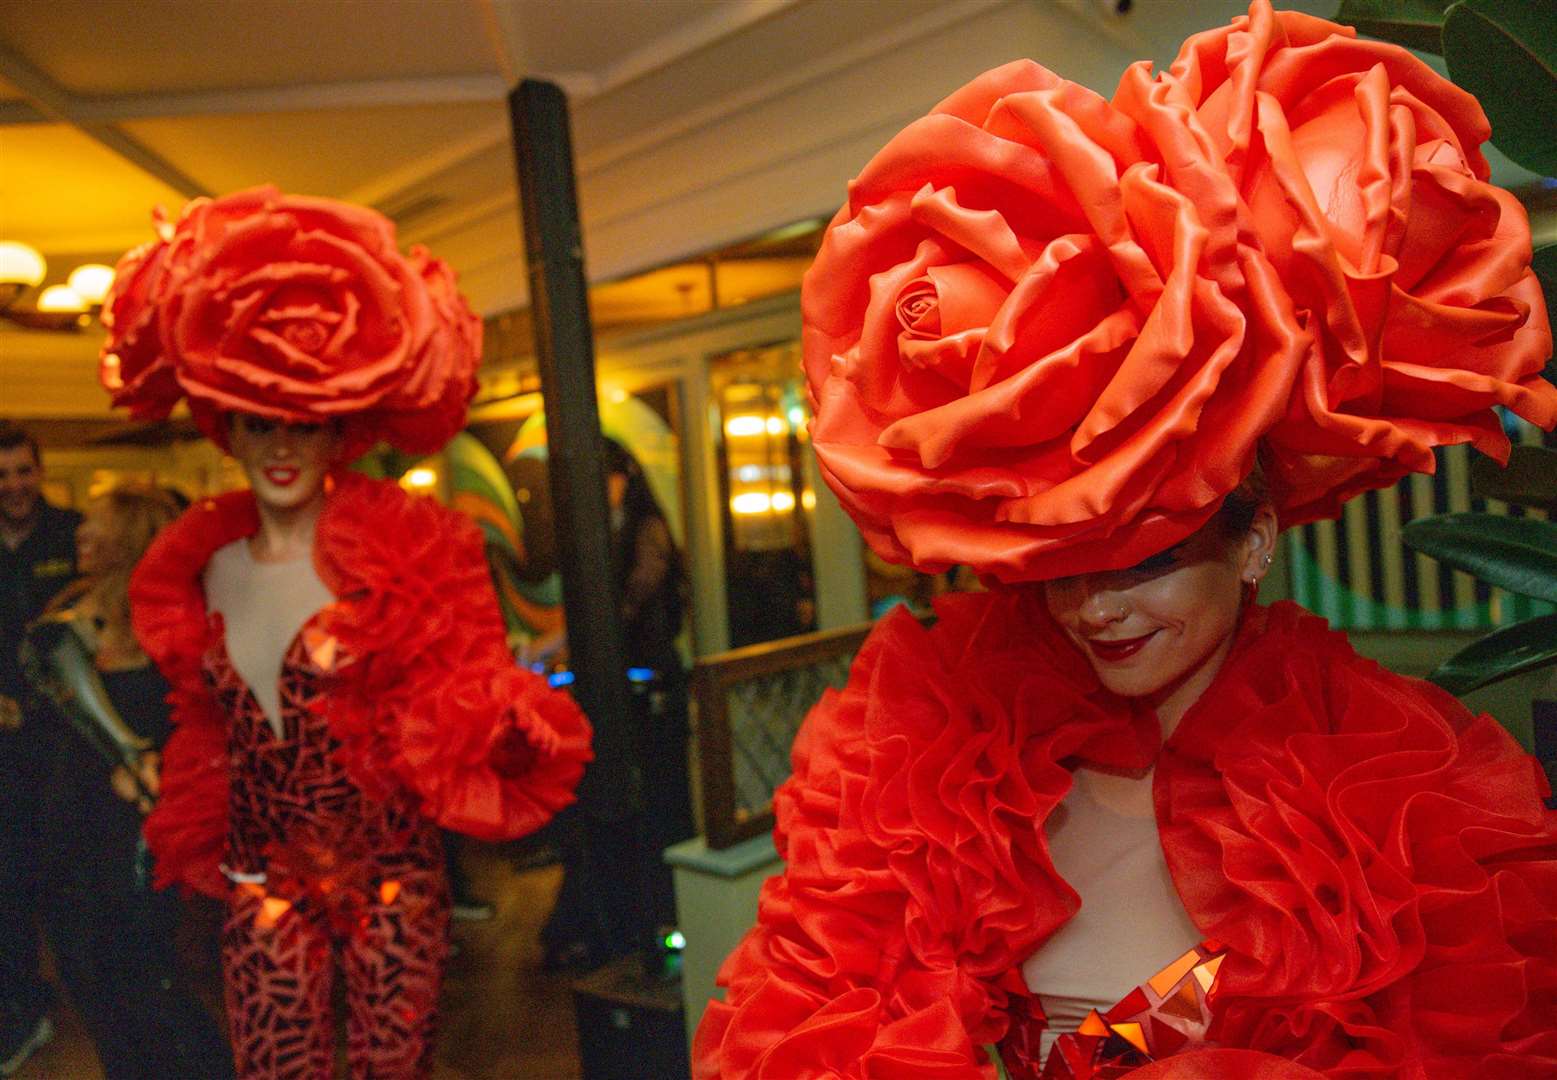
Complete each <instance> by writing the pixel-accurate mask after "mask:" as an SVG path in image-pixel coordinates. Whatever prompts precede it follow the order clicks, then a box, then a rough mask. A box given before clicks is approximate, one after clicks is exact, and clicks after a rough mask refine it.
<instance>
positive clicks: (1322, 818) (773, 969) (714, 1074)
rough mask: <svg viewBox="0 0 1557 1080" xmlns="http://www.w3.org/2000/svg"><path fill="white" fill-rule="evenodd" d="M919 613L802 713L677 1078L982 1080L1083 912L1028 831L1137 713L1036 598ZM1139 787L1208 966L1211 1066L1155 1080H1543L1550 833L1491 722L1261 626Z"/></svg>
mask: <svg viewBox="0 0 1557 1080" xmlns="http://www.w3.org/2000/svg"><path fill="white" fill-rule="evenodd" d="M938 612H939V613H940V614H941V616H942V618H941V621H940V622H939V623H938V624H937V626H936V627H935V628H934V629H932V630H929V631H926V630H923V629H921V628H920V627H919V626H918V625H916V623H915V622H914V620H913V619H912V618H911V617H909V616H908V615H906V614H904V613H901V612H899V613H896V614H894V615H892V616H890V617H888V618H887V619H886V620H884V621H883V623H882V625H881V626H880V627H879V628H878V629H877V631H876V632H875V633H874V634H873V635H872V636H871V638H870V639H869V640H868V642H867V643H866V646H865V647H864V649H862V651H861V653H860V655H859V657H858V659H857V660H856V662H855V666H854V669H853V671H852V673H851V676H850V681H849V684H848V686H847V687H846V688H845V689H844V690H843V691H841V692H838V693H829V694H828V695H826V696H825V697H824V698H823V700H822V702H821V703H820V704H819V705H818V706H817V708H816V709H815V710H814V711H813V712H812V714H811V715H810V716H809V717H808V718H807V720H806V723H805V726H804V728H803V729H802V732H801V735H800V737H799V738H798V739H797V741H796V744H795V750H794V775H793V777H792V778H791V779H790V780H789V781H787V782H786V783H785V785H784V786H783V787H782V788H781V789H780V791H779V793H778V794H777V795H776V796H775V800H774V805H775V810H776V812H777V816H778V827H777V829H776V832H775V835H776V838H777V841H778V844H779V850H780V854H781V855H783V856H784V858H785V860H786V867H785V872H784V874H783V875H782V876H781V877H776V878H773V879H771V880H770V881H769V882H768V883H767V884H766V885H765V886H764V888H763V893H762V899H761V903H760V907H759V912H758V925H757V927H756V928H755V929H754V930H753V931H752V932H751V933H750V934H749V935H748V936H747V937H746V939H745V940H744V941H743V942H742V943H741V945H740V947H739V948H738V949H737V950H736V951H735V952H734V953H732V954H731V956H730V957H729V959H728V960H727V961H726V963H725V965H724V967H723V969H722V970H721V972H720V975H719V981H720V983H721V985H724V986H726V987H727V988H728V993H727V995H726V1000H725V1001H723V1002H718V1001H716V1002H711V1003H710V1004H709V1006H708V1010H707V1012H706V1013H705V1016H704V1019H703V1021H702V1024H701V1026H700V1028H699V1030H698V1033H697V1036H696V1039H695V1042H694V1075H695V1076H696V1077H698V1080H716V1078H717V1080H777V1078H779V1077H784V1078H787V1080H824V1078H825V1080H867V1078H876V1077H904V1078H908V1077H918V1076H933V1077H941V1078H948V1080H950V1078H956V1080H974V1078H979V1080H987V1077H988V1075H989V1074H988V1072H987V1071H986V1070H987V1066H986V1065H985V1063H984V1062H985V1059H984V1056H983V1055H984V1051H983V1050H982V1049H981V1046H982V1045H983V1044H988V1043H991V1042H995V1041H997V1040H999V1039H1000V1038H1001V1036H1002V1035H1003V1034H1004V1032H1005V1030H1006V1028H1007V1025H1008V1022H1010V1021H1011V1019H1012V1018H1013V1016H1018V1015H1035V1016H1036V1015H1041V1010H1038V1009H1037V1008H1036V1004H1035V1001H1034V999H1032V998H1030V997H1029V996H1028V995H1027V992H1026V990H1025V988H1024V987H1023V985H1022V983H1021V980H1020V977H1019V969H1020V966H1021V964H1022V962H1023V961H1024V960H1025V959H1026V958H1027V957H1028V956H1030V955H1031V954H1032V953H1033V952H1034V951H1035V950H1036V949H1038V948H1040V947H1041V946H1042V943H1043V942H1044V941H1045V940H1047V938H1048V937H1049V936H1050V935H1051V934H1052V933H1053V932H1054V931H1055V930H1056V929H1057V928H1058V927H1059V926H1060V925H1062V924H1063V923H1064V922H1065V921H1066V920H1067V919H1069V918H1070V916H1071V915H1072V914H1074V913H1075V911H1076V910H1077V907H1078V899H1077V897H1076V895H1075V893H1074V891H1073V890H1071V889H1070V887H1069V886H1068V885H1066V884H1065V883H1064V882H1063V881H1062V880H1061V879H1060V878H1059V877H1058V876H1057V875H1056V873H1055V870H1054V867H1053V864H1052V863H1051V862H1050V861H1049V858H1048V854H1047V847H1046V845H1045V843H1044V840H1043V836H1044V822H1045V819H1046V818H1047V816H1048V814H1049V813H1050V811H1052V809H1053V808H1054V806H1055V805H1057V804H1058V803H1059V802H1060V801H1061V800H1062V799H1063V797H1064V795H1065V793H1066V791H1067V790H1068V789H1069V786H1070V773H1069V771H1068V766H1070V765H1073V764H1074V763H1075V762H1076V761H1095V762H1098V763H1101V764H1107V765H1112V766H1114V767H1116V768H1130V767H1144V765H1145V764H1146V763H1149V762H1150V761H1151V760H1152V758H1153V755H1154V753H1155V752H1156V749H1157V748H1156V745H1155V731H1156V721H1155V717H1154V716H1152V715H1151V714H1149V713H1147V714H1144V715H1142V714H1139V713H1134V712H1131V711H1130V710H1131V706H1130V703H1129V702H1127V701H1124V700H1122V699H1118V698H1113V697H1111V696H1109V695H1107V694H1106V693H1104V692H1103V691H1101V690H1099V689H1098V688H1097V685H1096V682H1095V680H1094V679H1093V678H1092V676H1091V674H1090V669H1089V668H1088V667H1087V665H1086V661H1085V659H1084V658H1083V657H1081V656H1080V655H1079V654H1078V653H1075V652H1074V651H1073V650H1071V648H1070V646H1069V645H1068V644H1066V643H1065V642H1064V641H1063V640H1062V639H1060V638H1059V637H1058V634H1057V631H1054V630H1053V629H1052V625H1051V624H1048V623H1047V620H1046V618H1045V617H1044V615H1043V613H1042V609H1041V601H1040V600H1038V599H1037V597H1036V596H1033V595H1028V596H1024V594H1023V593H1022V592H1020V591H1016V590H1010V591H1006V592H1003V593H995V594H982V595H975V596H961V597H956V598H954V599H953V598H947V599H946V600H943V601H942V602H941V603H940V606H939V607H938ZM1157 762H1158V775H1157V779H1156V782H1155V786H1156V792H1157V812H1158V819H1159V823H1160V828H1161V834H1162V840H1163V846H1164V851H1165V853H1166V855H1167V858H1168V863H1169V867H1170V869H1171V871H1172V873H1173V876H1174V880H1175V883H1176V885H1177V887H1178V891H1179V894H1180V895H1181V897H1182V898H1183V900H1184V903H1185V906H1186V908H1187V909H1188V911H1189V912H1190V914H1191V916H1192V917H1193V918H1194V920H1195V923H1196V925H1197V926H1199V927H1200V929H1201V930H1202V931H1203V932H1204V933H1205V935H1206V936H1207V937H1208V938H1214V939H1216V940H1218V941H1220V942H1222V943H1223V944H1224V945H1225V946H1226V947H1227V949H1228V954H1227V960H1226V961H1225V962H1224V963H1223V965H1222V969H1221V975H1220V976H1219V982H1218V988H1219V989H1218V996H1217V998H1216V1002H1215V1006H1214V1010H1213V1012H1214V1016H1215V1026H1214V1027H1213V1030H1212V1032H1211V1037H1212V1039H1213V1040H1214V1041H1215V1043H1217V1044H1218V1045H1219V1046H1221V1047H1223V1048H1226V1049H1224V1050H1218V1051H1210V1052H1207V1053H1205V1054H1204V1055H1203V1056H1202V1054H1200V1053H1187V1054H1184V1055H1180V1056H1178V1057H1175V1058H1173V1059H1170V1061H1171V1062H1172V1063H1171V1064H1170V1063H1169V1062H1163V1063H1161V1064H1160V1065H1156V1066H1153V1068H1154V1069H1156V1070H1157V1072H1154V1073H1152V1075H1161V1076H1163V1077H1164V1078H1184V1080H1189V1078H1194V1077H1200V1076H1204V1075H1224V1074H1221V1073H1216V1072H1215V1069H1217V1068H1220V1067H1221V1064H1225V1063H1227V1062H1230V1061H1234V1060H1236V1062H1238V1063H1239V1064H1240V1066H1242V1065H1248V1066H1249V1067H1250V1068H1251V1070H1253V1071H1251V1072H1250V1073H1249V1074H1248V1075H1251V1076H1258V1075H1269V1076H1271V1077H1273V1078H1274V1077H1278V1076H1282V1077H1285V1076H1293V1077H1297V1076H1304V1075H1309V1073H1307V1072H1306V1070H1316V1071H1317V1072H1318V1073H1320V1074H1322V1075H1325V1076H1330V1077H1335V1078H1337V1080H1338V1078H1340V1077H1343V1076H1344V1077H1373V1078H1376V1080H1399V1078H1402V1077H1420V1078H1422V1080H1472V1078H1479V1080H1493V1078H1520V1080H1526V1078H1528V1080H1535V1078H1536V1077H1545V1076H1550V1075H1552V1074H1553V1071H1554V1070H1557V955H1554V942H1553V933H1554V927H1557V888H1554V886H1557V814H1553V813H1551V812H1548V811H1545V810H1544V809H1543V808H1542V803H1541V799H1542V798H1543V797H1544V796H1545V795H1546V794H1547V788H1546V785H1545V782H1544V778H1543V777H1542V776H1541V774H1540V772H1539V770H1538V768H1537V767H1536V766H1535V763H1534V762H1533V760H1532V759H1531V758H1530V757H1529V756H1528V755H1527V754H1525V753H1524V752H1523V751H1521V750H1520V749H1519V747H1518V746H1517V745H1516V744H1515V743H1514V742H1513V740H1512V739H1510V738H1509V737H1508V735H1507V734H1506V733H1505V732H1503V730H1502V729H1501V728H1500V727H1498V725H1497V724H1496V723H1495V722H1494V721H1492V720H1491V719H1490V718H1488V717H1485V716H1483V717H1472V716H1471V715H1470V714H1469V713H1468V712H1467V711H1466V710H1465V709H1464V707H1463V706H1461V705H1460V704H1459V703H1458V702H1457V701H1455V700H1454V699H1453V698H1451V697H1449V696H1448V695H1447V694H1444V693H1443V692H1441V691H1439V690H1437V689H1436V688H1434V687H1432V686H1429V685H1427V684H1423V683H1419V682H1416V681H1414V680H1410V679H1404V678H1401V677H1399V676H1395V675H1391V674H1389V673H1388V672H1385V671H1383V670H1382V669H1381V668H1379V667H1378V666H1377V665H1376V664H1373V663H1372V662H1371V661H1366V660H1363V659H1361V658H1359V657H1358V656H1357V655H1356V654H1355V653H1354V652H1353V651H1352V650H1351V648H1350V646H1348V645H1347V644H1346V641H1345V639H1344V637H1342V636H1341V635H1339V634H1334V633H1332V632H1330V631H1329V630H1328V629H1327V628H1326V627H1325V624H1324V623H1323V621H1322V620H1320V619H1317V618H1315V617H1314V616H1311V615H1308V614H1307V613H1306V612H1303V611H1302V610H1301V609H1300V608H1297V607H1296V606H1295V605H1291V604H1281V605H1277V606H1276V607H1274V608H1272V609H1270V611H1269V612H1268V614H1267V613H1265V612H1261V611H1259V609H1256V614H1254V615H1253V616H1251V617H1250V618H1249V619H1248V620H1246V625H1245V627H1244V628H1243V630H1241V632H1240V638H1239V641H1238V643H1237V644H1236V645H1235V650H1234V654H1233V656H1232V658H1231V659H1230V660H1229V661H1228V663H1227V665H1226V667H1225V668H1224V670H1223V672H1222V673H1220V674H1219V676H1218V678H1217V681H1216V682H1215V684H1213V686H1212V687H1211V689H1210V690H1208V692H1207V693H1206V695H1205V696H1204V697H1203V698H1202V699H1201V701H1200V702H1199V703H1197V705H1196V706H1195V708H1194V709H1193V710H1192V711H1191V712H1190V713H1189V714H1188V715H1187V716H1186V717H1185V718H1184V721H1183V722H1182V724H1181V725H1180V727H1179V728H1178V729H1177V731H1176V732H1175V734H1174V736H1173V737H1172V739H1170V740H1169V743H1168V745H1167V747H1166V749H1165V750H1164V752H1163V753H1162V754H1161V756H1160V757H1158V758H1157ZM1149 965H1150V961H1149V960H1148V959H1145V958H1143V970H1145V968H1146V967H1148V966H1149ZM1029 1034H1030V1032H1029ZM1231 1050H1237V1051H1240V1052H1241V1053H1242V1056H1238V1055H1236V1054H1234V1055H1232V1056H1231V1057H1229V1056H1228V1052H1229V1051H1231ZM1217 1055H1222V1056H1220V1057H1218V1056H1217ZM1273 1059H1275V1060H1273ZM1286 1063H1290V1065H1288V1064H1286ZM1025 1064H1027V1065H1028V1066H1030V1067H1032V1068H1033V1069H1034V1070H1036V1069H1038V1068H1041V1063H1039V1062H1026V1063H1025ZM1261 1070H1264V1071H1261ZM1225 1075H1235V1074H1234V1073H1227V1074H1225ZM1236 1075H1244V1074H1242V1073H1237V1074H1236Z"/></svg>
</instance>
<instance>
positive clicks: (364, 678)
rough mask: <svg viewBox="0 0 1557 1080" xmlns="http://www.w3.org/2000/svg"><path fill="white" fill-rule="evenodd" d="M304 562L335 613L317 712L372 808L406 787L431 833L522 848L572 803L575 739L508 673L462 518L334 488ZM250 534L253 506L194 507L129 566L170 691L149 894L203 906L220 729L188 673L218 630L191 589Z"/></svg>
mask: <svg viewBox="0 0 1557 1080" xmlns="http://www.w3.org/2000/svg"><path fill="white" fill-rule="evenodd" d="M332 485H333V486H332V488H331V490H330V493H329V495H328V497H327V499H326V502H325V508H324V512H323V513H322V514H321V515H320V519H319V525H318V531H317V533H316V537H315V544H314V559H315V563H316V565H317V567H318V570H319V575H320V578H321V579H322V580H323V581H324V583H325V584H326V585H327V586H328V587H329V589H330V591H331V592H332V593H334V594H335V596H336V601H335V603H333V604H331V605H330V606H329V607H328V608H327V609H326V610H325V611H324V612H323V613H322V615H321V616H320V620H319V624H318V625H319V627H320V629H322V630H324V631H326V632H327V633H329V634H331V635H333V636H334V637H335V639H336V642H337V644H338V647H339V648H340V649H341V650H342V651H343V654H344V656H345V657H346V658H347V660H346V662H344V663H341V664H340V665H339V666H338V668H337V673H336V675H335V676H334V678H335V684H334V686H333V688H332V692H331V694H330V695H329V698H328V704H327V705H326V710H327V716H328V720H329V723H330V730H331V733H332V734H333V735H334V736H335V738H336V739H338V740H339V742H340V744H341V747H340V753H341V756H342V759H343V760H344V762H345V764H346V767H347V770H348V772H349V774H350V775H351V777H352V779H353V780H354V781H355V782H356V783H357V784H358V785H359V786H361V787H362V788H363V789H364V790H365V791H366V792H368V793H369V794H370V795H379V796H382V795H384V794H387V793H389V792H391V791H394V790H402V789H403V790H408V791H410V792H412V793H413V794H414V795H415V796H416V797H417V798H418V799H419V801H420V804H421V810H422V812H423V813H424V814H425V815H426V816H427V817H429V818H431V819H433V820H434V821H436V822H437V823H438V824H439V825H441V826H443V827H445V828H449V829H453V830H456V831H459V832H463V833H468V834H470V835H472V836H478V837H482V838H484V839H501V838H507V837H515V836H522V835H524V834H526V833H529V832H533V831H534V830H535V829H537V828H539V827H540V826H541V825H543V824H544V823H545V822H546V821H547V820H548V819H549V818H550V817H551V816H552V815H553V814H555V813H556V812H557V811H558V810H560V809H561V808H562V807H564V806H566V805H567V804H568V803H570V802H572V800H573V789H574V788H575V787H576V786H577V785H578V781H579V778H580V777H581V776H582V775H583V771H584V765H585V763H586V762H588V761H589V760H590V757H591V754H590V750H589V740H590V729H589V723H588V721H587V720H586V719H585V718H584V715H583V713H582V712H581V711H580V710H579V708H578V706H577V705H576V704H574V702H573V700H572V698H570V697H568V696H567V695H566V694H564V693H560V692H556V691H553V690H552V689H551V688H550V687H549V686H548V685H547V684H546V682H545V680H543V679H540V678H538V677H537V676H535V675H532V674H531V673H530V672H528V671H524V670H523V669H521V668H519V667H517V666H516V665H515V664H514V661H513V657H512V656H511V655H510V654H509V652H508V649H507V646H506V645H505V642H504V632H503V623H502V619H501V616H500V615H499V613H498V609H497V603H496V599H495V597H494V595H493V592H492V585H491V582H490V580H489V579H488V577H487V568H486V560H485V558H484V557H483V554H482V539H481V534H480V532H479V530H477V529H476V527H475V526H474V525H472V524H471V523H470V522H469V521H468V520H467V519H466V518H464V517H463V516H462V515H460V514H458V513H455V512H454V511H451V510H448V509H446V508H444V507H442V506H440V505H439V504H437V503H436V502H434V501H432V500H431V499H426V498H418V497H414V496H410V495H407V494H406V493H405V492H404V491H402V490H401V489H400V488H399V487H398V486H396V485H395V484H392V483H387V482H383V481H376V480H368V479H366V478H364V477H361V476H358V475H356V474H354V473H345V474H342V475H340V476H338V477H335V478H334V479H333V480H332ZM258 527H259V519H258V517H257V514H256V510H255V506H254V498H253V496H252V495H251V494H250V493H249V492H247V491H237V492H229V493H228V494H226V495H222V496H219V497H217V498H214V499H206V500H203V501H202V502H200V503H197V504H196V505H195V506H193V507H191V508H190V510H189V511H188V512H186V513H185V514H184V516H183V517H181V518H179V520H178V521H176V522H175V523H174V524H173V525H171V526H170V527H169V528H167V529H166V530H164V531H163V533H162V535H160V536H159V537H158V538H157V540H156V542H155V543H154V544H153V545H152V546H151V549H150V550H149V551H148V552H147V554H146V557H145V558H144V559H143V560H142V561H141V563H140V565H139V566H138V567H137V568H136V571H135V575H134V578H133V580H132V581H131V585H130V600H131V609H132V616H133V622H134V627H135V632H136V635H137V637H138V638H139V639H140V642H141V644H142V647H143V648H144V649H145V650H146V652H147V654H148V655H150V656H151V657H152V659H154V660H155V661H156V662H157V665H158V666H159V667H160V668H161V669H162V671H163V673H164V674H165V675H166V676H167V678H168V681H169V682H170V683H172V685H173V692H172V694H171V696H170V701H171V703H172V705H173V720H174V725H175V726H174V732H173V736H172V738H171V739H169V741H168V744H167V746H166V748H165V749H164V751H163V758H162V794H161V797H160V798H159V800H158V803H157V807H156V809H155V810H154V811H153V812H152V814H151V816H150V817H149V818H148V819H147V821H146V838H147V842H148V843H149V844H150V846H151V849H152V852H153V853H154V854H155V856H156V869H157V879H158V884H159V885H166V884H170V883H173V882H178V883H181V884H183V885H185V886H187V887H189V888H192V889H195V890H198V891H200V892H204V893H207V894H209V895H213V896H224V895H225V894H226V891H227V883H226V881H225V879H224V878H223V877H222V876H221V873H220V871H219V870H218V865H219V863H220V862H221V859H222V856H223V853H224V850H225V847H226V841H227V797H228V795H227V788H228V777H227V754H228V750H227V720H226V717H225V716H223V714H222V713H221V711H220V709H219V708H218V707H217V705H216V702H215V701H214V700H213V698H212V696H211V693H210V691H209V690H208V688H207V687H206V684H205V681H204V679H203V676H202V674H201V660H202V657H203V655H204V654H205V651H206V649H207V648H208V647H209V646H210V645H211V643H212V640H211V635H212V634H213V633H214V632H216V631H215V630H214V629H213V627H212V625H211V621H210V620H209V619H208V617H207V612H206V606H205V593H204V589H203V587H202V584H201V576H202V574H203V573H204V571H205V567H206V564H207V563H208V562H209V561H210V559H211V556H212V555H213V554H214V553H215V552H216V550H217V549H218V548H221V547H223V546H224V545H226V544H229V543H232V542H233V541H234V540H237V539H239V538H241V537H245V536H251V535H253V534H254V532H255V531H256V530H257V529H258Z"/></svg>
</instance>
